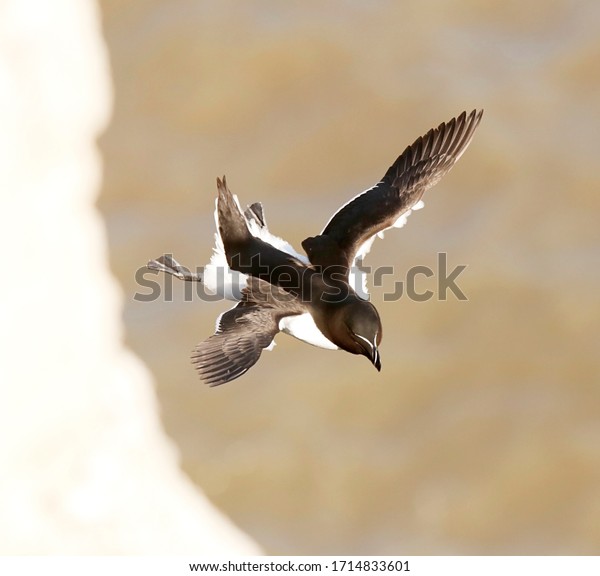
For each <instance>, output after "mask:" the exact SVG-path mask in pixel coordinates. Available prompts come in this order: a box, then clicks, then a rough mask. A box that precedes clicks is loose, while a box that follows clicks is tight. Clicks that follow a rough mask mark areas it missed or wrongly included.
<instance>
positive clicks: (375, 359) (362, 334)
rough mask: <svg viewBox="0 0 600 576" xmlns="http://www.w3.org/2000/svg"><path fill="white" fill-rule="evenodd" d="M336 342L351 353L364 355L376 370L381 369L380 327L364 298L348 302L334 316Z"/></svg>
mask: <svg viewBox="0 0 600 576" xmlns="http://www.w3.org/2000/svg"><path fill="white" fill-rule="evenodd" d="M336 323H337V324H338V326H337V329H336V331H335V333H336V335H337V338H336V340H337V341H336V342H335V343H336V344H337V345H338V346H339V347H340V348H342V349H343V350H346V352H350V353H352V354H362V355H363V356H366V357H367V358H368V359H369V360H370V361H371V363H372V364H373V366H375V368H377V370H378V371H380V370H381V358H380V356H379V349H378V348H379V344H380V343H381V336H382V328H381V320H380V319H379V314H378V313H377V310H376V308H375V306H373V304H371V303H370V302H367V301H365V300H359V301H355V302H352V303H349V304H348V305H346V306H343V307H342V308H341V309H340V312H339V315H338V316H337V318H336Z"/></svg>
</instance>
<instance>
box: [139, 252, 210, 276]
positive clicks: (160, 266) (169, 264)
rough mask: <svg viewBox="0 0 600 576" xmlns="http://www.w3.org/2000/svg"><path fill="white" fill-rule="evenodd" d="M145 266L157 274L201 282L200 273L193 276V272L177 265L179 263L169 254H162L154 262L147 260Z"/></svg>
mask: <svg viewBox="0 0 600 576" xmlns="http://www.w3.org/2000/svg"><path fill="white" fill-rule="evenodd" d="M146 266H147V267H148V268H150V270H158V271H159V272H166V273H167V274H172V275H173V276H175V277H176V278H179V279H180V280H186V281H189V282H202V275H201V274H200V273H196V274H194V272H192V271H190V270H188V269H187V268H186V267H185V266H182V265H181V264H179V262H177V260H175V258H173V256H171V255H170V254H164V255H163V256H161V257H160V258H157V259H156V260H149V261H148V264H147V265H146Z"/></svg>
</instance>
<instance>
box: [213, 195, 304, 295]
mask: <svg viewBox="0 0 600 576" xmlns="http://www.w3.org/2000/svg"><path fill="white" fill-rule="evenodd" d="M233 199H234V200H235V203H236V204H237V207H238V209H239V211H240V213H241V214H243V213H244V211H243V210H242V209H241V207H240V202H239V200H238V197H237V196H236V195H235V194H233ZM216 204H217V201H215V226H216V227H217V232H216V234H215V247H214V248H213V255H212V256H211V258H210V262H209V263H208V264H207V265H206V266H205V268H204V274H203V277H202V278H203V281H204V285H205V287H206V289H207V291H208V292H210V293H211V294H218V295H219V296H221V297H222V298H225V299H227V300H237V301H239V300H240V298H241V294H242V290H243V289H244V288H245V287H246V286H247V285H248V276H247V275H246V274H242V273H241V272H235V271H234V270H231V268H229V265H228V264H227V258H226V257H225V247H224V246H223V239H222V238H221V233H220V231H219V211H218V208H217V207H216ZM246 224H247V225H248V230H249V231H250V234H252V236H254V237H255V238H260V239H261V240H263V241H264V242H267V243H268V244H270V245H271V246H273V247H274V248H277V249H278V250H281V251H282V252H286V253H287V254H290V256H293V257H294V258H297V259H298V260H300V261H301V262H303V263H304V264H309V261H308V258H307V257H306V256H305V255H303V254H299V253H298V252H296V250H294V248H293V247H292V245H291V244H290V243H289V242H286V241H285V240H283V239H282V238H279V237H278V236H275V235H273V234H271V233H270V232H269V230H268V229H267V227H266V226H264V227H261V226H259V225H258V224H257V223H256V222H255V221H254V220H250V221H249V220H248V219H246Z"/></svg>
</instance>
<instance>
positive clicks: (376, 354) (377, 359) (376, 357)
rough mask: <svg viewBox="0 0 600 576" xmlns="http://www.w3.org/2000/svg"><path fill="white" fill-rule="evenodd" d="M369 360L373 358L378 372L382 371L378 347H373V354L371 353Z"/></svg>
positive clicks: (372, 360)
mask: <svg viewBox="0 0 600 576" xmlns="http://www.w3.org/2000/svg"><path fill="white" fill-rule="evenodd" d="M369 360H371V362H372V363H373V366H375V368H377V372H381V356H379V350H378V349H377V347H375V348H373V351H372V353H371V355H369Z"/></svg>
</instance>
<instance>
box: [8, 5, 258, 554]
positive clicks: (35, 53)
mask: <svg viewBox="0 0 600 576" xmlns="http://www.w3.org/2000/svg"><path fill="white" fill-rule="evenodd" d="M109 86H110V80H109V68H108V59H107V54H106V51H105V48H104V44H103V41H102V39H101V34H100V25H99V14H98V10H97V7H96V5H95V3H94V2H92V1H91V0H88V1H86V0H53V1H52V2H39V1H37V0H5V1H3V2H2V3H0V127H1V129H0V195H1V198H2V210H1V212H0V217H1V225H0V240H1V245H2V248H3V254H2V260H3V262H2V267H3V272H2V283H1V284H0V314H1V315H0V338H1V340H0V386H1V388H0V390H1V398H0V445H1V448H0V470H1V471H2V473H1V474H0V553H2V554H31V553H64V554H86V553H90V554H144V553H152V554H171V553H186V554H207V553H215V554H216V553H228V554H236V553H237V554H252V553H259V552H260V551H259V549H258V547H257V546H256V545H255V544H254V543H253V542H252V541H251V540H250V539H249V538H248V537H246V536H245V535H244V534H243V533H241V532H240V531H238V530H237V529H236V528H235V527H234V526H233V525H232V524H231V523H230V522H229V521H228V520H227V519H226V518H225V517H224V516H223V515H222V514H220V513H219V512H218V511H217V510H216V509H215V508H214V507H213V506H212V505H211V504H210V503H209V502H208V501H207V499H206V498H205V497H204V496H203V495H202V494H201V493H199V492H198V490H197V489H195V488H194V487H193V486H192V484H191V482H190V481H188V480H187V478H186V477H185V476H184V475H183V474H182V472H181V471H180V470H179V468H178V463H177V455H176V452H175V450H174V448H173V447H172V446H171V444H170V443H169V441H168V440H167V439H166V437H165V435H164V434H163V432H162V429H161V425H160V420H159V417H158V407H157V404H156V400H155V396H154V393H153V390H152V380H151V376H150V374H149V373H148V371H147V370H146V369H145V367H144V365H143V364H142V363H141V362H140V361H139V360H138V359H137V358H135V357H134V356H133V355H132V354H131V353H130V352H129V351H127V349H126V348H125V347H124V346H123V343H122V325H121V320H120V310H121V294H120V291H119V288H118V286H117V285H116V283H115V282H114V280H113V279H112V277H111V276H110V273H109V266H108V256H107V244H106V236H105V231H104V226H103V223H102V221H101V218H100V216H99V214H98V212H97V210H96V208H95V207H94V202H95V200H96V196H97V194H98V190H99V186H100V179H101V158H100V156H99V154H98V151H97V149H96V145H95V139H96V137H97V136H98V135H99V133H100V132H101V131H102V130H103V129H104V128H105V127H106V124H107V121H108V117H109V112H110V99H111V98H110V88H109Z"/></svg>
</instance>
